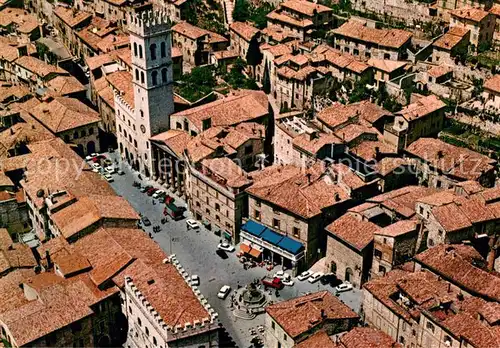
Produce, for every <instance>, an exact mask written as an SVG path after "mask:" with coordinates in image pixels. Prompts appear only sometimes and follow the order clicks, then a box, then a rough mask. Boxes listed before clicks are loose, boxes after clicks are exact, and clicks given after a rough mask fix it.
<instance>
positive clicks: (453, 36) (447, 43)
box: [432, 27, 469, 51]
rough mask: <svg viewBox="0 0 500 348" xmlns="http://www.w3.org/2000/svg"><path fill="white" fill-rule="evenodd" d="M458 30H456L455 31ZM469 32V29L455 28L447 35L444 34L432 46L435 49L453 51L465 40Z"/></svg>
mask: <svg viewBox="0 0 500 348" xmlns="http://www.w3.org/2000/svg"><path fill="white" fill-rule="evenodd" d="M455 28H456V29H455ZM468 32H469V30H468V29H465V28H462V27H453V28H451V29H450V30H449V31H448V32H447V33H445V34H443V35H442V36H441V37H440V38H438V39H437V40H436V41H434V43H433V44H432V45H433V46H435V47H439V48H441V49H444V50H447V51H451V50H452V49H453V48H455V46H457V45H458V44H459V43H461V42H462V40H464V38H465V36H466V35H467V33H468Z"/></svg>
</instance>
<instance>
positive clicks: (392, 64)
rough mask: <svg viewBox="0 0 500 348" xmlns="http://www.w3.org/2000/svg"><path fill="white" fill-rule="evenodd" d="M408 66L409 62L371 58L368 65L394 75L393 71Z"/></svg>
mask: <svg viewBox="0 0 500 348" xmlns="http://www.w3.org/2000/svg"><path fill="white" fill-rule="evenodd" d="M406 64H408V62H400V61H394V60H389V59H375V58H371V59H370V60H368V65H370V66H372V67H374V68H376V69H378V70H382V71H384V72H387V73H392V72H393V71H395V70H397V69H400V68H402V67H404V66H405V65H406Z"/></svg>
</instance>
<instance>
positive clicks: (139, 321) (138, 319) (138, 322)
mask: <svg viewBox="0 0 500 348" xmlns="http://www.w3.org/2000/svg"><path fill="white" fill-rule="evenodd" d="M137 324H139V326H142V322H141V318H137Z"/></svg>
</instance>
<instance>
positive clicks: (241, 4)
mask: <svg viewBox="0 0 500 348" xmlns="http://www.w3.org/2000/svg"><path fill="white" fill-rule="evenodd" d="M250 9H251V8H250V3H249V2H248V1H247V0H236V2H235V3H234V9H233V20H235V21H240V22H245V21H247V20H248V19H249V18H250Z"/></svg>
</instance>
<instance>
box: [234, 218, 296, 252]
mask: <svg viewBox="0 0 500 348" xmlns="http://www.w3.org/2000/svg"><path fill="white" fill-rule="evenodd" d="M241 229H242V230H243V231H246V232H248V233H250V234H252V235H254V236H256V237H259V238H260V239H262V240H264V241H266V242H268V243H270V244H273V245H276V246H277V247H278V248H281V249H283V250H285V251H288V252H289V253H292V254H294V255H296V254H298V253H299V252H300V251H302V250H304V245H302V243H300V242H297V241H296V240H294V239H292V238H290V237H286V236H283V235H281V234H279V233H277V232H274V231H272V230H270V229H269V228H267V227H266V226H264V225H262V224H261V223H258V222H256V221H253V220H248V221H247V222H246V223H245V224H243V226H241Z"/></svg>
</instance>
